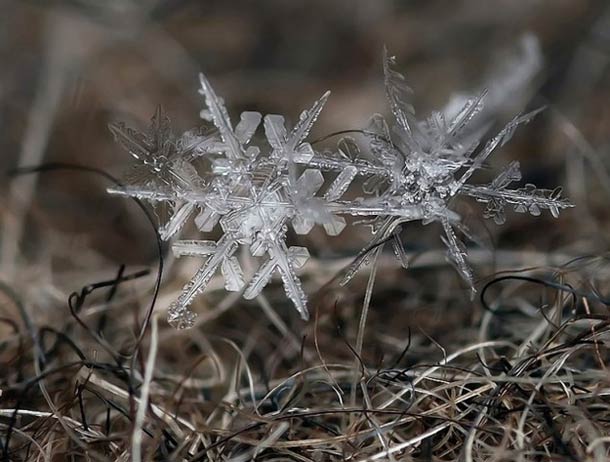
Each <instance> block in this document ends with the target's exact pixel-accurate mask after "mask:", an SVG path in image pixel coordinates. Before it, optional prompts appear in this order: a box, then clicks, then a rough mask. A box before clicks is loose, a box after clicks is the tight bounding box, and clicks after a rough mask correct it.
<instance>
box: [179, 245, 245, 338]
mask: <svg viewBox="0 0 610 462" xmlns="http://www.w3.org/2000/svg"><path fill="white" fill-rule="evenodd" d="M237 246H238V242H237V240H236V239H235V238H234V237H233V236H232V235H231V234H225V235H223V236H222V237H221V238H220V239H219V240H218V242H214V241H197V240H191V241H178V242H176V243H174V245H173V247H172V250H173V251H174V254H175V255H176V256H178V257H180V256H184V255H187V256H197V257H204V258H207V260H206V262H205V263H204V264H203V265H202V266H201V268H199V270H198V271H197V273H195V275H194V276H193V278H192V279H191V280H190V281H189V282H188V283H187V284H186V285H185V286H184V289H183V290H182V293H181V294H180V295H179V296H178V299H176V300H175V301H174V302H173V303H172V304H171V306H170V308H169V311H168V319H169V322H170V324H172V325H173V326H175V327H177V328H180V329H184V328H187V327H191V326H192V325H193V323H194V321H195V316H196V315H195V313H193V312H192V311H191V310H190V309H189V305H190V304H191V303H192V302H193V300H194V299H195V297H197V295H199V294H200V293H201V292H203V291H204V290H205V288H206V286H207V285H208V283H209V282H210V279H212V277H213V276H214V274H215V273H216V271H217V270H218V269H219V268H221V271H222V273H223V276H224V277H225V288H226V289H227V290H233V291H239V290H241V288H242V287H243V273H242V272H241V268H239V264H238V263H237V260H236V259H235V258H234V257H233V254H234V253H235V250H236V249H237Z"/></svg>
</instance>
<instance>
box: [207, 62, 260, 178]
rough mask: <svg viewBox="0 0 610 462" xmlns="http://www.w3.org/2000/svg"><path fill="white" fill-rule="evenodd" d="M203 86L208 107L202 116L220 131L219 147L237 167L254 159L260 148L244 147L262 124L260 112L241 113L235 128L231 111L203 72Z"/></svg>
mask: <svg viewBox="0 0 610 462" xmlns="http://www.w3.org/2000/svg"><path fill="white" fill-rule="evenodd" d="M199 80H200V82H201V88H200V90H199V93H201V94H202V95H203V96H204V97H205V102H206V106H207V109H206V110H204V111H202V113H201V116H202V118H204V119H210V120H211V121H212V122H213V123H214V125H215V126H216V128H217V129H218V131H219V133H220V137H221V139H222V144H220V145H219V148H220V149H221V150H222V154H224V155H225V156H226V158H227V160H228V161H229V163H231V164H232V165H233V168H236V167H237V165H238V163H239V162H240V161H241V162H244V161H247V160H248V159H253V158H254V157H256V156H257V155H258V153H259V149H258V148H257V147H255V146H251V147H249V148H247V149H246V148H244V145H246V144H247V143H248V142H249V141H250V139H251V138H252V135H254V132H255V131H256V128H257V127H258V125H259V124H260V121H261V115H260V113H258V112H244V113H242V115H241V120H240V122H239V124H237V126H236V127H235V130H233V125H232V123H231V119H230V118H229V113H228V112H227V109H226V108H225V106H224V103H223V102H222V100H221V99H220V98H219V97H218V96H217V95H216V92H215V91H214V89H213V88H212V85H211V84H210V82H209V81H208V79H207V78H206V77H205V75H203V74H199Z"/></svg>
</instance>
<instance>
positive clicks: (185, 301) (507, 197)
mask: <svg viewBox="0 0 610 462" xmlns="http://www.w3.org/2000/svg"><path fill="white" fill-rule="evenodd" d="M393 66H394V61H393V59H392V58H390V57H388V56H387V55H384V75H385V89H386V95H387V99H388V101H389V104H390V108H391V112H392V115H393V117H392V120H391V121H386V120H385V119H384V118H383V117H382V116H380V115H378V114H376V115H374V116H373V118H372V120H371V123H370V125H369V127H367V128H366V129H365V130H362V131H360V133H361V135H362V136H363V139H364V140H365V143H364V144H365V145H362V144H361V145H360V146H358V145H357V144H356V142H355V141H354V140H353V139H352V138H344V139H343V140H341V141H340V142H339V143H338V145H337V149H336V150H335V151H328V150H325V151H316V150H315V149H314V148H313V147H312V145H311V144H309V143H308V142H307V141H306V140H307V136H308V134H309V132H310V130H311V128H312V126H313V124H314V123H315V121H316V119H317V118H318V116H319V115H320V112H321V111H322V109H323V107H324V105H325V103H326V101H327V99H328V97H329V92H327V93H325V94H324V95H322V97H321V98H320V99H319V100H318V101H316V102H315V103H314V104H313V105H312V106H311V108H309V109H307V110H305V111H303V112H302V113H301V115H300V117H299V120H298V121H297V123H296V124H295V125H294V127H292V128H291V127H288V126H287V124H286V121H285V120H284V117H282V116H280V115H266V116H265V117H264V118H263V117H262V116H261V114H260V113H258V112H243V113H242V114H241V116H240V120H239V122H238V123H237V124H236V125H234V124H233V122H232V120H231V118H230V117H229V114H228V111H227V109H226V108H225V105H224V102H223V100H222V99H221V98H220V97H219V96H217V95H216V93H215V91H214V89H213V88H212V86H211V85H210V82H209V81H208V80H207V79H206V77H205V76H204V75H200V80H201V88H200V93H201V94H202V96H203V97H204V98H205V106H206V108H205V109H204V110H203V111H202V112H201V117H202V118H203V119H205V120H206V121H208V122H211V124H209V125H211V126H210V127H209V128H205V129H197V130H191V131H188V132H186V133H184V134H182V135H181V136H176V135H174V134H173V133H172V131H171V128H170V124H169V119H168V118H167V116H166V115H165V114H164V113H163V111H162V110H161V109H160V108H159V109H158V110H157V112H156V114H155V116H154V117H153V119H152V124H151V127H150V130H149V132H148V133H140V132H138V131H135V130H133V129H131V128H128V127H126V126H125V125H124V124H122V123H115V124H112V125H111V126H110V129H111V131H112V133H113V135H114V137H115V139H116V140H117V141H118V142H119V143H120V144H121V145H122V146H123V147H124V148H125V150H127V151H128V152H129V153H130V154H131V155H132V156H133V157H134V158H135V160H136V163H135V165H134V166H133V167H132V169H131V171H129V172H128V173H127V174H126V176H125V177H124V181H123V182H122V184H123V186H121V187H115V188H110V189H109V192H110V193H113V194H120V195H124V196H131V197H137V198H140V199H144V200H147V201H150V202H151V203H154V204H158V203H164V204H166V205H167V206H168V209H169V210H171V213H170V216H169V217H168V219H167V220H166V221H165V222H164V223H162V225H161V227H160V229H159V232H160V235H161V237H162V239H164V240H170V239H172V238H174V239H173V245H172V249H173V252H174V253H175V255H177V256H194V257H199V258H201V259H202V261H203V263H202V265H201V267H200V268H199V270H198V271H197V272H196V274H195V275H194V276H193V277H192V279H191V280H190V281H189V282H188V283H187V284H186V286H185V287H184V289H183V291H182V293H181V294H180V296H179V297H178V298H177V300H175V301H174V302H173V303H172V305H171V306H170V308H169V322H170V323H171V324H172V325H174V326H176V327H178V328H186V327H190V326H192V324H193V321H194V319H195V314H194V313H193V312H192V311H191V310H190V309H189V305H190V304H191V303H192V301H193V300H194V299H195V297H197V296H198V295H199V294H200V293H201V292H203V291H204V290H205V288H206V285H207V284H208V283H209V281H210V280H211V278H212V277H213V276H214V275H215V274H216V273H217V271H220V272H221V274H222V276H223V278H224V281H225V288H226V290H229V291H241V292H242V293H243V296H244V297H245V298H246V299H253V298H255V297H257V295H259V294H260V293H261V291H262V290H263V288H264V287H265V286H266V285H267V284H268V283H269V281H270V280H271V279H272V277H273V276H274V275H275V274H277V275H279V276H280V278H281V280H282V282H283V285H284V288H285V291H286V295H287V296H288V298H289V299H290V300H291V301H292V302H293V304H294V306H295V307H296V309H297V310H298V312H299V313H300V315H301V316H302V317H303V318H304V319H307V317H308V310H307V297H306V295H305V293H304V291H303V288H302V285H301V282H300V280H299V277H298V275H297V270H298V269H299V268H301V267H302V266H303V265H304V264H305V263H306V261H307V259H308V258H309V252H308V250H307V249H306V248H305V247H299V246H288V245H287V243H286V235H287V232H288V227H289V226H290V227H292V229H293V230H294V232H296V233H297V234H307V233H309V232H310V231H311V229H312V228H313V227H314V226H315V225H319V226H322V227H323V228H324V229H325V231H326V233H327V234H329V235H333V236H334V235H338V234H340V233H341V232H342V230H343V229H344V228H345V226H346V220H345V216H355V217H361V218H364V219H367V223H368V224H369V225H370V226H371V229H372V238H371V240H370V242H369V243H368V244H367V245H366V246H365V248H364V249H363V250H362V252H361V253H360V254H359V256H358V257H357V258H356V259H355V261H354V263H353V264H352V266H351V267H350V268H348V269H347V271H346V275H345V278H344V280H343V282H344V283H347V282H348V281H349V280H350V279H351V278H352V277H353V276H354V275H355V274H356V272H357V271H358V269H359V268H360V267H361V266H362V265H364V264H366V263H367V262H368V261H369V260H371V255H373V254H374V253H375V252H379V251H381V248H382V247H383V245H384V244H385V243H391V245H392V246H393V249H394V252H395V254H396V256H397V257H398V258H399V260H400V261H401V263H402V264H403V266H405V267H406V266H407V264H408V262H407V259H406V252H405V250H404V243H403V242H402V240H401V237H400V227H401V225H402V224H404V223H408V222H412V221H419V222H422V223H424V224H426V223H430V222H439V223H440V224H441V225H442V228H443V230H444V236H443V238H442V239H443V242H444V243H445V245H446V246H447V249H448V258H449V260H450V261H451V262H452V263H453V264H454V266H455V268H456V269H457V271H458V272H459V274H460V275H461V276H462V278H463V279H464V280H465V281H466V282H467V283H468V284H469V285H470V286H471V287H472V284H473V277H472V271H471V269H470V267H469V265H468V263H467V261H466V247H465V245H464V244H463V242H462V240H461V239H460V237H458V236H459V235H463V236H466V237H467V236H469V234H468V230H467V229H466V228H465V226H464V225H463V223H462V222H461V221H460V216H459V215H458V214H457V213H456V212H455V211H454V210H452V208H451V205H452V200H453V199H454V198H455V197H456V196H462V197H469V198H472V199H474V200H475V201H477V202H480V203H483V204H485V212H484V216H485V217H486V218H493V220H494V221H495V222H496V223H498V224H502V223H504V221H505V209H507V208H509V207H510V208H513V209H514V210H515V211H517V212H529V213H530V214H532V215H534V216H537V215H540V213H541V210H543V209H546V210H548V211H549V212H550V213H551V214H552V215H553V216H555V217H556V216H557V215H558V214H559V211H560V210H561V209H564V208H566V207H570V206H571V204H570V203H569V202H568V201H566V200H565V199H562V198H561V196H560V194H561V191H560V190H559V189H556V190H554V191H549V190H541V189H537V188H536V187H535V186H533V185H530V184H527V185H525V186H523V187H519V188H514V187H512V185H513V184H514V183H516V182H517V181H519V180H520V179H521V176H520V172H519V163H518V162H511V163H510V164H509V165H508V166H507V167H506V168H505V169H504V170H503V171H502V172H501V173H500V174H499V175H498V176H497V177H496V178H495V179H494V180H493V181H491V182H490V183H487V184H473V183H472V182H471V179H472V176H473V174H474V173H475V172H476V171H477V170H479V169H480V168H482V167H483V166H484V163H485V162H486V160H487V159H488V157H489V156H490V155H491V154H492V153H493V152H494V151H495V150H496V149H497V148H499V147H501V146H502V145H504V144H505V143H506V142H507V141H508V140H509V139H510V138H511V137H512V135H513V133H514V131H515V129H516V128H517V126H519V125H521V124H524V123H527V122H529V121H530V120H531V119H532V118H533V117H534V115H535V114H536V113H537V112H538V111H533V112H530V113H528V114H525V115H520V116H518V117H515V118H514V119H513V120H512V121H510V122H509V123H508V124H507V125H506V126H505V127H504V128H503V129H502V130H500V132H499V133H497V134H496V135H495V136H492V137H490V138H489V139H488V140H487V141H484V140H485V133H486V131H487V130H488V125H487V124H485V123H480V121H479V120H477V115H478V114H479V113H480V112H481V110H482V108H483V101H484V98H485V94H484V93H483V94H481V95H479V96H477V97H475V98H472V99H469V100H468V101H467V102H466V103H465V105H464V106H463V107H462V108H461V110H459V111H457V112H456V113H455V115H452V116H451V117H450V118H449V117H445V115H444V114H443V113H442V112H433V113H432V114H431V115H430V116H429V117H427V118H425V119H418V118H416V116H415V112H414V109H413V107H412V105H411V104H410V103H409V96H410V93H411V90H410V88H409V87H408V86H407V84H406V82H405V79H404V77H403V76H402V75H401V74H400V73H398V72H397V71H396V70H394V69H393ZM261 121H262V125H263V130H264V134H265V138H266V140H265V142H264V143H257V144H254V143H252V140H253V138H254V135H255V134H256V132H257V130H258V129H259V126H260V125H261ZM254 139H256V138H254ZM202 166H203V167H202ZM348 189H350V190H351V191H352V192H354V191H356V193H352V194H350V197H354V196H355V197H356V198H355V199H345V198H344V195H345V193H346V192H347V191H348ZM191 218H193V219H194V223H195V225H196V227H197V229H198V230H199V231H201V234H202V235H204V236H205V234H208V233H211V232H212V231H218V230H219V231H221V234H220V236H221V237H220V238H219V239H218V240H216V241H213V240H206V239H196V240H179V239H175V237H176V236H177V235H178V233H179V232H180V230H181V228H182V227H183V226H184V225H185V223H186V222H187V221H188V220H190V219H191ZM242 246H245V247H246V248H247V249H248V251H249V253H250V255H252V256H253V257H257V258H256V261H257V262H259V263H260V265H259V266H258V269H257V270H256V272H255V274H254V275H253V276H251V277H246V276H245V275H244V271H243V269H242V266H241V264H240V260H239V258H238V254H237V250H238V248H240V247H242Z"/></svg>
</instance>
